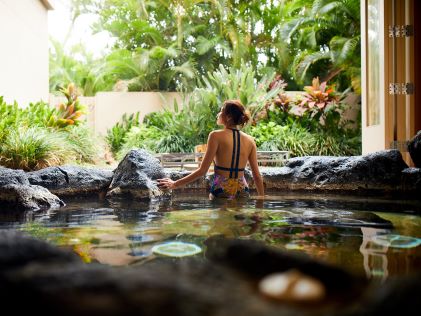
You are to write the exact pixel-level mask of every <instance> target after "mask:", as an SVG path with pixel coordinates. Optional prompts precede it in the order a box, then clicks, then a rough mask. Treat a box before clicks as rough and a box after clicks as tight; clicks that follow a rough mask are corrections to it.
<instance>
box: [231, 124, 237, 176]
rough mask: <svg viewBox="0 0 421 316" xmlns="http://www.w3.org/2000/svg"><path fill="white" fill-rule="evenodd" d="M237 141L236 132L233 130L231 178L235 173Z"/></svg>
mask: <svg viewBox="0 0 421 316" xmlns="http://www.w3.org/2000/svg"><path fill="white" fill-rule="evenodd" d="M235 141H236V139H235V130H232V143H233V146H232V157H231V168H230V169H231V170H230V178H232V172H233V171H234V170H233V169H234V164H235V159H236V157H235V147H236V143H235Z"/></svg>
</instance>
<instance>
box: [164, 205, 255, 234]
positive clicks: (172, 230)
mask: <svg viewBox="0 0 421 316" xmlns="http://www.w3.org/2000/svg"><path fill="white" fill-rule="evenodd" d="M165 215H166V216H165V218H164V219H163V220H162V233H164V234H186V235H196V236H206V237H208V236H212V235H224V236H226V237H239V236H244V235H248V234H249V233H250V229H251V228H250V224H252V223H255V221H248V220H247V218H245V219H244V220H242V221H238V220H237V219H236V216H235V215H236V213H232V212H221V211H215V210H188V211H175V212H169V213H166V214H165Z"/></svg>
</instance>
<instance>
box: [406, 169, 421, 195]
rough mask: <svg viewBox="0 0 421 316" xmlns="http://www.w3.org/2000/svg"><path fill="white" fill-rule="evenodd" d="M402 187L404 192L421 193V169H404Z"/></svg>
mask: <svg viewBox="0 0 421 316" xmlns="http://www.w3.org/2000/svg"><path fill="white" fill-rule="evenodd" d="M401 186H402V190H403V191H404V192H421V168H406V169H404V170H403V171H402V185H401Z"/></svg>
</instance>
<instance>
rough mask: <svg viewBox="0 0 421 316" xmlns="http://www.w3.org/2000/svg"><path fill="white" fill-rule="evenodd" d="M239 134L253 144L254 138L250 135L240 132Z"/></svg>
mask: <svg viewBox="0 0 421 316" xmlns="http://www.w3.org/2000/svg"><path fill="white" fill-rule="evenodd" d="M241 133H242V134H243V135H244V136H245V137H246V138H247V139H248V140H250V141H251V142H254V137H253V136H251V135H249V134H247V133H245V132H243V131H241Z"/></svg>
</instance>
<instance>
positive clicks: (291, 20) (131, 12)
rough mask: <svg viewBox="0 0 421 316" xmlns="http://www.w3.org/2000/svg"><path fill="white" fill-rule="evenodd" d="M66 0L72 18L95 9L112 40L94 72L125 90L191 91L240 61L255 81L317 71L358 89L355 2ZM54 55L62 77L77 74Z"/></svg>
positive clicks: (99, 27)
mask: <svg viewBox="0 0 421 316" xmlns="http://www.w3.org/2000/svg"><path fill="white" fill-rule="evenodd" d="M72 2H73V5H72V8H73V10H74V16H75V17H77V16H79V15H80V14H83V13H91V14H96V15H97V16H98V18H99V22H98V23H97V24H96V26H95V30H96V31H104V30H105V31H108V32H109V33H110V34H111V35H112V36H113V37H114V38H115V39H116V44H115V47H114V52H112V53H111V54H110V55H109V56H107V58H106V60H105V63H103V64H102V65H101V66H100V67H93V68H94V69H98V70H99V71H97V72H96V74H97V76H96V78H102V81H106V80H104V78H112V79H114V82H117V81H118V80H127V81H130V89H131V91H147V90H170V91H172V90H176V89H180V88H181V87H182V88H184V89H187V90H189V91H191V90H193V89H194V84H195V80H193V79H194V78H195V77H196V78H198V77H200V76H204V75H206V74H207V73H208V72H213V71H215V70H217V69H218V67H219V65H222V66H223V67H225V68H227V67H230V66H232V67H234V68H236V69H239V68H241V65H242V64H243V63H245V64H247V65H250V66H252V67H253V68H254V69H255V70H256V74H257V78H258V79H260V78H262V77H263V76H264V74H266V73H273V72H276V73H280V74H282V75H283V76H284V78H286V79H287V81H288V83H289V87H290V88H291V89H296V90H297V89H301V87H302V86H301V85H302V84H303V83H304V82H306V81H308V79H309V78H312V77H315V76H320V77H322V78H324V79H326V80H329V79H332V78H334V79H333V80H334V81H336V83H337V84H338V86H339V88H340V90H342V91H343V90H345V89H346V88H348V87H349V86H352V87H353V89H354V91H356V92H357V93H358V92H359V81H360V80H359V76H360V74H359V69H360V20H359V19H360V13H359V8H360V1H359V0H317V1H315V0H285V1H261V0H249V1H238V0H224V1H221V0H218V1H216V0H215V1H208V0H167V1H163V0H148V1H137V0H104V1H97V0H73V1H72ZM57 55H58V54H57ZM56 59H57V60H58V62H57V64H59V65H63V66H66V67H67V68H66V69H67V70H66V72H65V73H64V74H63V75H67V74H69V73H70V74H72V72H76V73H77V71H76V70H75V71H72V69H75V68H76V69H77V67H71V65H72V64H74V63H69V64H70V65H69V66H68V65H66V63H65V62H62V61H61V60H60V59H59V58H56ZM64 61H65V60H64ZM84 64H85V65H89V63H84ZM94 65H95V64H94ZM95 66H96V65H95ZM82 68H83V67H82ZM57 69H58V68H57ZM55 73H58V72H57V71H56V72H55ZM79 73H82V71H79ZM86 77H87V78H92V77H93V78H95V76H93V75H92V74H91V73H88V72H87V73H86ZM62 80H63V79H62ZM131 80H133V81H131ZM73 81H74V82H78V81H75V80H73ZM88 81H92V80H88ZM79 85H81V83H79Z"/></svg>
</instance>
